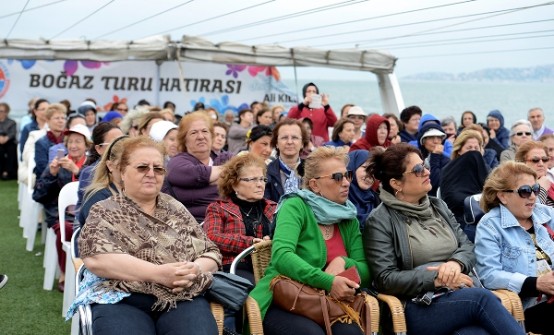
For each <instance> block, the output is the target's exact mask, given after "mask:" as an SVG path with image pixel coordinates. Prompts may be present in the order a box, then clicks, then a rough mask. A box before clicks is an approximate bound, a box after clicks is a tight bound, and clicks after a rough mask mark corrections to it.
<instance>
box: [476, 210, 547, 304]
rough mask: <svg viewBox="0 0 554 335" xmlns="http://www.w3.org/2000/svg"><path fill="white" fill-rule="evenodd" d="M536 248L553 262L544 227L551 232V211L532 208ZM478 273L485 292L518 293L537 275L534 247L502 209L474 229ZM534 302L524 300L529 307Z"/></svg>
mask: <svg viewBox="0 0 554 335" xmlns="http://www.w3.org/2000/svg"><path fill="white" fill-rule="evenodd" d="M531 218H532V220H533V226H534V228H535V236H536V240H537V244H538V246H539V247H540V248H541V249H542V250H543V251H544V252H545V253H546V254H547V255H548V256H549V257H550V259H551V260H553V261H554V241H552V240H551V239H550V236H549V235H548V232H547V230H546V228H544V227H543V224H544V223H546V224H548V225H549V226H550V227H551V228H552V229H554V208H551V207H548V206H544V205H541V204H538V203H537V204H535V208H534V209H533V213H532V215H531ZM475 255H476V257H477V264H476V268H477V273H478V274H479V275H480V277H481V280H482V281H483V285H485V287H486V288H488V289H508V290H510V291H514V292H517V293H519V292H520V291H521V286H522V285H523V282H524V281H525V279H526V278H527V277H535V276H536V275H537V264H536V263H537V261H536V255H535V246H534V244H533V240H532V239H531V235H529V234H528V233H527V232H526V231H525V230H524V229H523V228H522V227H521V226H520V225H519V223H518V221H517V219H516V218H515V217H514V216H513V215H512V213H511V212H510V211H509V210H508V209H507V208H506V207H504V206H503V205H500V206H499V207H496V208H493V209H492V210H490V211H489V212H488V213H487V214H485V215H484V216H483V218H482V219H481V221H479V224H478V225H477V233H476V236H475ZM536 302H537V299H535V298H527V299H524V301H523V304H524V307H525V308H527V307H531V306H532V305H534V304H535V303H536Z"/></svg>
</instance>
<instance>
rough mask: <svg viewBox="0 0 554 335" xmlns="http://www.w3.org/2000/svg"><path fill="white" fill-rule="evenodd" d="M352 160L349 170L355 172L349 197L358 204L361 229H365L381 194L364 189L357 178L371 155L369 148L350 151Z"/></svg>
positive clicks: (357, 209)
mask: <svg viewBox="0 0 554 335" xmlns="http://www.w3.org/2000/svg"><path fill="white" fill-rule="evenodd" d="M348 156H349V157H350V161H349V162H348V166H347V167H346V168H347V170H349V171H352V172H353V173H354V177H353V178H352V182H351V183H350V191H349V192H348V199H349V200H350V201H352V203H353V204H354V206H356V211H357V213H358V214H357V215H356V217H357V218H358V221H359V222H360V230H362V231H363V230H364V225H365V220H366V218H367V216H368V215H369V213H371V211H372V210H373V209H374V208H375V207H377V205H379V202H380V200H379V195H378V194H377V193H376V192H375V191H373V190H372V189H369V190H366V191H363V190H362V189H360V186H359V185H358V180H357V179H356V170H357V169H358V168H359V167H360V166H362V164H364V163H365V162H366V161H367V160H368V159H369V157H370V154H369V151H367V150H354V151H351V152H349V153H348Z"/></svg>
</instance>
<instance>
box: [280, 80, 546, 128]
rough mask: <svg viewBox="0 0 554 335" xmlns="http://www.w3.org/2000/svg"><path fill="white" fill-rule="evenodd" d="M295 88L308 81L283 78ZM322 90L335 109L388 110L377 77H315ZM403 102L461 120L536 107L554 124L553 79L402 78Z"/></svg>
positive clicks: (507, 115)
mask: <svg viewBox="0 0 554 335" xmlns="http://www.w3.org/2000/svg"><path fill="white" fill-rule="evenodd" d="M283 82H284V83H285V84H286V85H287V86H288V87H289V88H290V89H292V90H293V91H295V92H301V90H302V86H303V85H304V83H306V82H307V81H301V80H298V85H296V84H295V81H294V80H286V79H285V80H283ZM313 82H314V83H315V84H316V85H317V86H318V88H319V90H320V93H327V94H329V104H330V105H331V106H332V107H333V109H334V110H335V112H336V113H340V108H341V107H342V106H343V105H344V104H347V103H352V104H355V105H359V106H360V107H362V109H363V110H364V111H365V112H366V113H379V114H382V113H385V112H386V111H385V110H383V106H382V105H381V99H380V96H379V89H378V84H377V81H375V80H367V81H358V80H357V81H348V80H314V81H313ZM399 86H400V91H401V93H402V96H403V99H404V106H412V105H417V106H419V107H420V108H421V109H422V110H423V113H428V114H432V115H434V116H436V117H437V118H439V119H442V118H445V117H447V116H453V117H454V118H455V120H456V122H457V124H459V122H460V118H461V115H462V113H463V112H464V111H468V110H469V111H472V112H473V113H475V115H477V122H486V116H487V114H488V113H489V112H490V111H491V110H494V109H497V110H499V111H501V112H502V115H503V116H504V121H505V122H504V124H505V126H506V127H507V128H508V129H509V128H510V125H511V124H513V123H514V122H515V121H517V120H520V119H527V112H528V111H529V109H531V108H534V107H541V108H542V109H543V110H544V113H545V117H546V124H547V125H549V127H550V128H553V127H554V82H548V83H541V82H451V81H441V82H438V81H436V82H432V81H403V80H401V79H399Z"/></svg>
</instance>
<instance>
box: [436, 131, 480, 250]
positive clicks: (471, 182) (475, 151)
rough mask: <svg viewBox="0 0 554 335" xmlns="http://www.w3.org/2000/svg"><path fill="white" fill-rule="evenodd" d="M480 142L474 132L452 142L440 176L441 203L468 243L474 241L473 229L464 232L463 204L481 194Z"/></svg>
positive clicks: (462, 133) (463, 134)
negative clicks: (447, 160) (447, 209)
mask: <svg viewBox="0 0 554 335" xmlns="http://www.w3.org/2000/svg"><path fill="white" fill-rule="evenodd" d="M482 152H483V138H482V137H481V134H479V133H478V132H477V131H475V130H471V129H467V130H464V131H462V132H461V133H460V135H458V137H457V138H456V140H455V141H454V148H453V151H452V160H451V161H450V163H448V164H447V165H446V166H445V167H444V168H443V169H442V173H441V180H440V193H441V199H442V200H444V202H446V204H447V205H448V208H449V209H450V210H451V211H452V213H453V214H454V217H456V221H458V223H460V225H461V226H462V229H463V230H464V231H465V232H466V234H468V237H469V239H470V240H471V241H473V240H474V237H475V227H474V226H473V227H467V228H471V229H469V230H467V229H466V225H465V222H464V200H465V198H466V197H468V196H470V195H474V194H477V193H481V190H482V189H483V185H484V184H485V179H486V178H487V175H488V173H489V169H488V167H487V164H486V163H485V160H484V159H483V155H482Z"/></svg>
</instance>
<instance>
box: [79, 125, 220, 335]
mask: <svg viewBox="0 0 554 335" xmlns="http://www.w3.org/2000/svg"><path fill="white" fill-rule="evenodd" d="M123 146H124V148H123V154H122V156H121V161H120V164H119V170H120V174H121V181H122V190H121V193H119V194H116V195H114V196H112V197H110V198H108V199H106V200H103V201H100V202H99V203H97V204H95V205H94V206H93V207H92V209H91V210H90V213H89V216H88V218H87V221H86V224H85V226H84V228H83V230H82V232H81V238H80V240H79V251H80V254H81V257H82V258H83V262H84V264H85V266H86V267H87V269H88V270H87V271H90V273H88V274H86V275H85V278H84V283H85V284H88V286H86V287H85V288H84V289H83V290H82V291H81V292H82V293H81V294H79V296H78V297H77V298H76V299H77V301H76V303H77V304H90V305H91V309H92V319H93V324H92V327H93V333H94V334H96V335H98V334H168V333H171V334H199V335H200V334H217V325H216V322H215V319H214V317H213V315H212V313H211V312H210V306H209V303H208V301H207V300H206V299H205V298H204V297H203V295H202V293H203V292H204V291H205V290H206V289H207V288H208V287H209V286H210V284H211V281H212V274H211V273H212V272H213V271H216V270H217V269H218V267H219V266H220V265H221V254H220V252H219V250H218V249H217V246H216V245H215V244H214V243H213V242H211V241H210V240H209V239H208V238H207V237H206V235H205V234H204V231H203V230H202V228H201V227H200V226H199V225H198V223H197V222H196V220H195V219H194V217H192V215H191V214H190V213H189V212H188V211H187V209H186V208H185V207H184V206H183V205H182V204H181V203H180V202H178V201H177V200H175V199H173V198H172V197H171V196H168V195H166V194H163V193H160V189H161V187H162V183H163V180H164V176H165V168H164V150H163V147H162V146H161V145H160V144H158V143H156V142H154V141H153V140H151V139H150V138H147V137H144V136H141V137H137V138H132V139H128V140H126V141H125V142H124V143H123ZM91 273H92V274H93V275H91ZM192 325H194V326H192Z"/></svg>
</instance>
